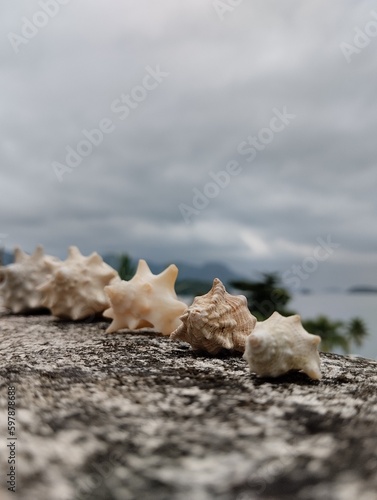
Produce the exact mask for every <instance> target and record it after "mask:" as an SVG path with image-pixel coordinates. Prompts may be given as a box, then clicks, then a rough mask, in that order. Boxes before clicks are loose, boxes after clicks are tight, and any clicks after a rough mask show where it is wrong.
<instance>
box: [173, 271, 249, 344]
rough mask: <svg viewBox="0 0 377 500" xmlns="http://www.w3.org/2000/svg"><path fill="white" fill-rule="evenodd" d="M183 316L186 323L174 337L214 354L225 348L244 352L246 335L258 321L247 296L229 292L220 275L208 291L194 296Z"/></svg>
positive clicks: (178, 329)
mask: <svg viewBox="0 0 377 500" xmlns="http://www.w3.org/2000/svg"><path fill="white" fill-rule="evenodd" d="M180 319H181V321H182V323H183V324H182V325H181V326H179V327H178V328H177V329H176V330H175V331H174V332H173V333H172V334H171V336H170V338H171V339H173V340H183V341H185V342H188V343H189V344H191V346H192V348H193V349H195V350H201V351H207V352H209V353H210V354H218V353H219V352H220V351H221V350H222V349H229V350H235V351H240V352H244V350H245V342H246V338H247V336H248V335H249V334H250V332H251V331H252V330H253V328H254V325H255V324H256V322H257V320H256V318H255V317H254V316H253V315H252V314H251V313H250V311H249V309H248V307H247V299H246V297H245V296H244V295H231V294H229V293H228V292H227V291H226V290H225V287H224V285H223V284H222V282H221V281H220V280H219V279H218V278H215V279H214V280H213V285H212V288H211V290H210V291H209V292H208V293H206V294H205V295H202V296H199V297H196V298H195V299H194V302H193V303H192V305H191V306H190V307H189V308H188V310H187V311H186V312H185V313H184V314H183V315H182V316H181V317H180Z"/></svg>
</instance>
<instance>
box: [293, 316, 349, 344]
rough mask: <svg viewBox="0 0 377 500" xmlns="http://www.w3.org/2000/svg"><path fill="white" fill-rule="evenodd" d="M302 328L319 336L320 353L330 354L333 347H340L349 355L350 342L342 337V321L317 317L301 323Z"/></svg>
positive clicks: (345, 337)
mask: <svg viewBox="0 0 377 500" xmlns="http://www.w3.org/2000/svg"><path fill="white" fill-rule="evenodd" d="M303 327H304V328H305V330H307V331H308V332H310V333H312V334H313V335H319V336H320V337H321V339H322V341H321V348H320V349H321V351H324V352H330V351H332V350H333V349H334V347H337V346H338V347H340V348H341V349H342V350H343V352H345V353H349V351H350V342H349V339H348V337H347V336H346V335H344V332H343V329H344V323H343V321H332V320H330V319H329V318H327V317H326V316H323V315H321V316H318V317H317V318H314V319H308V320H305V321H303Z"/></svg>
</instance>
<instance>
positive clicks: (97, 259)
mask: <svg viewBox="0 0 377 500" xmlns="http://www.w3.org/2000/svg"><path fill="white" fill-rule="evenodd" d="M102 262H103V260H102V257H101V256H100V255H98V253H97V252H93V253H91V254H90V255H89V257H87V263H88V264H102Z"/></svg>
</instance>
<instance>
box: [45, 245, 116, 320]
mask: <svg viewBox="0 0 377 500" xmlns="http://www.w3.org/2000/svg"><path fill="white" fill-rule="evenodd" d="M117 279H118V280H119V279H120V278H119V275H118V273H117V271H115V269H113V268H112V267H110V266H109V265H108V264H105V262H103V260H102V257H100V255H98V254H97V253H96V252H93V253H92V254H91V255H89V256H88V257H85V256H83V255H82V254H81V253H80V250H79V249H78V248H77V247H75V246H71V247H69V249H68V258H67V259H66V260H65V261H64V262H61V263H59V264H53V265H51V276H50V278H49V279H48V280H47V281H46V282H45V283H43V284H42V285H41V286H40V287H39V290H40V291H41V293H42V295H43V298H44V300H43V304H44V305H45V307H48V308H49V309H50V310H51V312H52V314H53V315H54V316H57V317H59V318H63V319H71V320H80V319H84V318H87V317H91V316H93V315H96V314H99V313H101V312H102V311H104V310H105V309H106V308H107V307H108V306H109V302H108V300H107V297H106V295H105V292H104V287H105V286H106V285H108V284H110V283H111V282H113V281H114V280H117Z"/></svg>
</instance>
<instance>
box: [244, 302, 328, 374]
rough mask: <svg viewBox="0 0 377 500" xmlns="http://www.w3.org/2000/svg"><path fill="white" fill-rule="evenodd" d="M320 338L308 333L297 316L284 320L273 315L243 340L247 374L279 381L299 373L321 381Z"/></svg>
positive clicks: (282, 317)
mask: <svg viewBox="0 0 377 500" xmlns="http://www.w3.org/2000/svg"><path fill="white" fill-rule="evenodd" d="M320 342H321V337H319V336H318V335H312V334H311V333H308V332H307V331H306V330H305V329H304V327H303V326H302V324H301V318H300V316H299V315H298V314H295V315H293V316H288V317H284V316H282V315H281V314H279V313H278V312H274V313H273V314H272V316H270V317H269V318H268V319H266V320H265V321H260V322H259V321H258V322H257V324H256V326H255V328H254V330H253V331H252V333H251V334H250V335H249V336H248V338H247V340H246V349H245V354H244V358H245V359H246V360H247V362H248V363H249V367H250V371H252V372H255V373H256V374H257V375H259V376H260V377H279V376H280V375H283V374H285V373H287V372H289V371H290V370H301V371H303V372H304V373H306V374H307V375H308V376H309V377H310V378H312V379H315V380H319V379H320V378H321V370H320V359H319V353H318V344H319V343H320Z"/></svg>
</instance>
